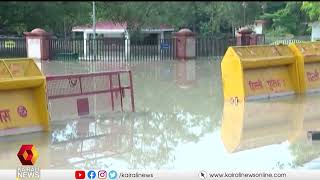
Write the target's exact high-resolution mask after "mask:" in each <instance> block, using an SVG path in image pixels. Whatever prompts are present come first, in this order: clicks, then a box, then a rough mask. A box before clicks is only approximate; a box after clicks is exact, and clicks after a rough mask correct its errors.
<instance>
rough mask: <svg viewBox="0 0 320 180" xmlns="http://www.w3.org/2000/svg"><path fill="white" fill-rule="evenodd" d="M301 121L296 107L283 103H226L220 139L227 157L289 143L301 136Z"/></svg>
mask: <svg viewBox="0 0 320 180" xmlns="http://www.w3.org/2000/svg"><path fill="white" fill-rule="evenodd" d="M262 114H263V116H262ZM303 119H304V112H303V108H301V105H300V104H299V103H292V102H287V101H284V100H283V101H273V102H270V101H269V102H268V101H267V102H259V101H253V102H242V103H239V104H238V105H233V104H231V103H229V102H225V103H224V109H223V118H222V125H221V139H222V142H223V144H224V146H225V149H226V150H227V151H228V152H229V153H234V152H239V151H243V150H247V149H253V148H258V147H262V146H267V145H272V144H279V143H282V142H284V141H287V140H288V141H290V142H292V141H295V140H296V139H297V137H300V136H301V134H302V130H301V125H303ZM304 125H306V124H304ZM318 127H319V126H318Z"/></svg>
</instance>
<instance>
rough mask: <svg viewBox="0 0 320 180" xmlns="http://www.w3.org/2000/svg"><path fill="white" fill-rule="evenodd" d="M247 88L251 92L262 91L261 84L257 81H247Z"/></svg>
mask: <svg viewBox="0 0 320 180" xmlns="http://www.w3.org/2000/svg"><path fill="white" fill-rule="evenodd" d="M249 86H250V89H251V90H256V89H262V82H261V81H260V80H258V81H249Z"/></svg>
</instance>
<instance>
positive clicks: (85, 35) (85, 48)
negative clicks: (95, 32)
mask: <svg viewBox="0 0 320 180" xmlns="http://www.w3.org/2000/svg"><path fill="white" fill-rule="evenodd" d="M87 39H88V35H87V33H86V32H83V56H84V57H85V59H87V58H86V57H87Z"/></svg>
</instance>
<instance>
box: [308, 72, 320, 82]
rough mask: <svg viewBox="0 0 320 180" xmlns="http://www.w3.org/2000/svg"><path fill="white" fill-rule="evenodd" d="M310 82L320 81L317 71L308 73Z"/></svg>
mask: <svg viewBox="0 0 320 180" xmlns="http://www.w3.org/2000/svg"><path fill="white" fill-rule="evenodd" d="M307 78H308V81H318V80H319V73H318V71H317V70H315V71H314V72H307Z"/></svg>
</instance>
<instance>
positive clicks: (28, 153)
mask: <svg viewBox="0 0 320 180" xmlns="http://www.w3.org/2000/svg"><path fill="white" fill-rule="evenodd" d="M17 156H18V158H19V160H20V162H21V164H22V166H20V167H17V171H16V172H17V174H16V178H17V179H40V168H39V167H35V166H34V164H35V163H36V161H37V160H38V157H39V154H38V151H37V150H36V148H35V146H34V145H32V144H23V145H21V147H20V150H19V151H18V154H17Z"/></svg>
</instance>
